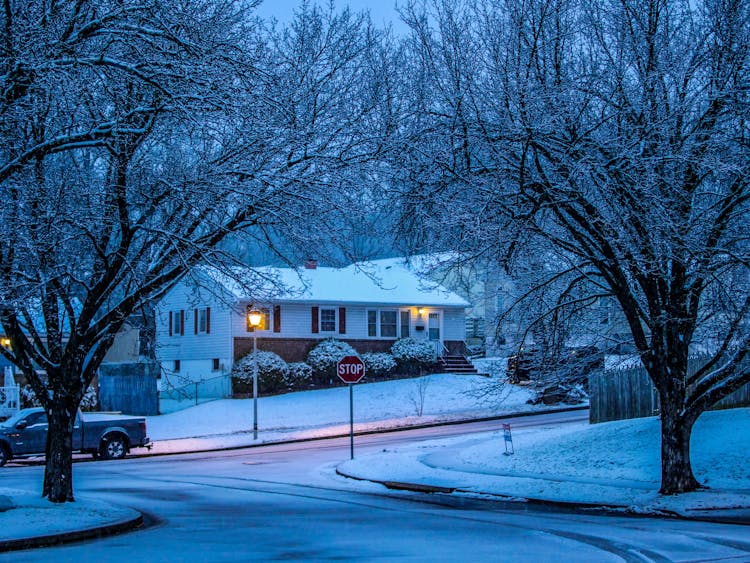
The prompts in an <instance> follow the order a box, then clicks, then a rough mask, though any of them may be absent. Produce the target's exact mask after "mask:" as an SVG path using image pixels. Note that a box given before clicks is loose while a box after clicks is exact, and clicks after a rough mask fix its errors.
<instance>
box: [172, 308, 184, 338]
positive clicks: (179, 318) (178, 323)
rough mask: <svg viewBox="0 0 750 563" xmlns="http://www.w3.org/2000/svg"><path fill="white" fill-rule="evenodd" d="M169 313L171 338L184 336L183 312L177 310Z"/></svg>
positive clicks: (182, 310)
mask: <svg viewBox="0 0 750 563" xmlns="http://www.w3.org/2000/svg"><path fill="white" fill-rule="evenodd" d="M171 313H172V314H171V315H170V317H171V321H172V326H171V327H170V329H171V333H172V336H185V310H184V309H177V310H174V311H172V312H171Z"/></svg>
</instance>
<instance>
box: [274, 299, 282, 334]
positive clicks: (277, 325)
mask: <svg viewBox="0 0 750 563" xmlns="http://www.w3.org/2000/svg"><path fill="white" fill-rule="evenodd" d="M273 331H274V332H281V306H280V305H274V306H273Z"/></svg>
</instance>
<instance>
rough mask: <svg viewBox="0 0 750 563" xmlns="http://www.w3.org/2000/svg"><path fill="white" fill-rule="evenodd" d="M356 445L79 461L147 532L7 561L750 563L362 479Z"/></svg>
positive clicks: (520, 506)
mask: <svg viewBox="0 0 750 563" xmlns="http://www.w3.org/2000/svg"><path fill="white" fill-rule="evenodd" d="M560 416H562V415H560ZM568 416H570V417H571V418H572V419H575V418H576V417H577V416H580V414H576V413H571V414H570V415H568ZM547 421H548V419H547ZM524 423H526V424H533V423H534V419H532V418H529V419H526V421H524ZM484 424H491V423H483V424H478V425H476V426H474V425H471V426H463V427H462V426H457V427H442V428H437V429H436V428H432V429H425V430H419V431H417V430H414V431H410V432H408V433H393V434H381V435H374V436H369V437H361V438H358V439H357V444H356V448H357V450H356V451H357V452H362V453H366V452H368V451H373V450H377V449H383V448H387V447H391V446H393V445H395V444H396V443H403V442H404V441H406V440H414V439H417V437H419V436H421V437H438V436H439V435H441V434H443V435H445V434H451V433H456V432H469V431H472V430H479V429H481V428H482V426H483V425H484ZM519 424H520V421H519ZM485 430H486V428H485ZM348 448H349V444H348V440H347V439H335V440H326V441H320V442H310V443H301V444H289V445H277V446H266V447H261V448H252V449H245V450H236V451H228V452H217V453H203V454H185V455H177V456H167V457H156V458H141V459H137V458H131V459H126V460H122V461H115V462H99V463H80V464H77V465H76V467H75V476H76V486H75V489H76V492H77V494H79V495H90V496H95V497H96V498H100V499H102V500H106V501H110V502H113V503H117V504H120V505H125V506H129V507H132V508H136V509H138V510H140V511H142V512H144V513H145V514H146V515H147V516H148V524H147V526H146V527H145V528H144V529H142V530H138V531H135V532H132V533H128V534H125V535H121V536H116V537H110V538H103V539H99V540H94V541H89V542H85V543H79V544H71V545H66V546H62V547H57V548H45V549H38V550H33V551H26V552H20V553H19V552H16V553H6V554H2V555H1V556H0V561H19V560H23V561H56V562H57V561H78V562H87V561H97V562H101V561H107V562H117V561H123V562H125V561H127V562H132V561H187V560H190V561H239V560H251V559H258V560H280V559H283V560H289V559H303V560H330V559H339V560H341V559H343V560H350V559H364V560H371V559H379V560H413V561H418V560H447V561H450V560H453V561H458V560H463V561H466V560H490V561H514V560H517V561H532V560H533V561H556V562H560V561H633V562H635V561H709V560H711V561H721V560H726V561H747V560H750V540H748V534H747V531H748V530H747V528H746V527H742V526H735V525H722V524H707V523H700V522H689V521H677V520H657V519H647V518H633V517H622V516H612V515H601V514H593V513H588V514H587V513H575V512H568V511H559V510H557V509H552V508H544V507H535V506H531V505H528V504H526V503H514V502H491V501H487V500H483V499H477V498H467V497H460V496H459V497H457V496H455V495H453V496H448V495H426V494H415V493H399V492H393V491H387V490H386V489H384V488H382V487H380V486H378V485H373V484H370V483H359V482H352V481H349V480H346V479H344V478H342V477H339V476H337V475H336V474H335V470H334V469H335V465H336V464H337V463H339V462H341V461H343V460H345V459H348V455H349V449H348ZM41 475H42V468H41V467H12V468H7V469H6V470H4V471H3V483H4V486H7V487H10V488H25V489H29V488H35V487H38V486H39V483H40V482H41Z"/></svg>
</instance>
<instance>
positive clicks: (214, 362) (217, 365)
mask: <svg viewBox="0 0 750 563" xmlns="http://www.w3.org/2000/svg"><path fill="white" fill-rule="evenodd" d="M220 369H221V364H220V363H219V358H214V359H213V360H211V371H219V370H220Z"/></svg>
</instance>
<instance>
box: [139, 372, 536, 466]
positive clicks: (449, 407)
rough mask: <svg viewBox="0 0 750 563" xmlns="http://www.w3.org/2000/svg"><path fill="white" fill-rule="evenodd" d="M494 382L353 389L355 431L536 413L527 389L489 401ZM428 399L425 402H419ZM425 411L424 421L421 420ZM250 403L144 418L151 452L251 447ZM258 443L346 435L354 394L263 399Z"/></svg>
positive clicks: (506, 389)
mask: <svg viewBox="0 0 750 563" xmlns="http://www.w3.org/2000/svg"><path fill="white" fill-rule="evenodd" d="M495 381H497V380H493V379H490V378H487V377H482V376H472V375H451V374H436V375H431V376H426V377H422V378H415V379H400V380H395V381H383V382H378V383H359V384H357V385H355V386H354V423H355V431H365V430H378V429H386V428H398V427H403V426H410V425H414V424H425V423H429V422H438V421H448V420H461V419H468V418H478V417H489V416H498V415H503V414H509V413H515V412H528V411H533V410H538V409H539V407H536V406H532V405H529V404H527V402H526V401H527V400H528V399H529V398H530V397H531V396H532V393H531V391H529V390H528V389H526V388H524V387H517V386H512V385H504V386H502V388H501V390H500V392H499V393H498V394H495V395H493V396H492V398H488V397H487V395H486V392H487V386H488V385H492V384H493V382H495ZM422 399H424V400H422ZM420 411H421V416H420V415H419V414H418V413H419V412H420ZM252 420H253V401H252V399H225V400H219V401H213V402H210V403H204V404H201V405H198V406H195V407H192V408H189V409H186V410H183V411H178V412H173V413H170V414H164V415H160V416H150V417H147V426H148V433H149V437H150V438H151V440H152V441H153V442H154V451H155V452H157V453H161V452H164V453H166V452H173V451H180V450H181V449H184V448H187V447H191V448H197V449H211V448H215V447H229V446H233V445H242V444H243V443H244V444H249V443H252V440H251V439H250V440H249V439H248V433H249V432H251V430H252ZM258 427H259V440H260V441H276V440H280V439H301V438H312V437H321V436H333V435H337V434H344V433H347V432H349V389H348V387H336V388H333V389H320V390H315V391H303V392H299V393H289V394H286V395H275V396H271V397H262V396H261V397H260V398H259V399H258Z"/></svg>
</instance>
